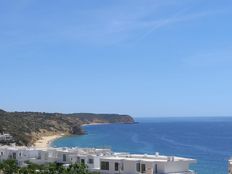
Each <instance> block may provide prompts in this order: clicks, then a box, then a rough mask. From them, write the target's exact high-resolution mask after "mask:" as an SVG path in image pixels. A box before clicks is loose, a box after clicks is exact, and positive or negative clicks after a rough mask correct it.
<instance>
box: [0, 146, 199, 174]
mask: <svg viewBox="0 0 232 174" xmlns="http://www.w3.org/2000/svg"><path fill="white" fill-rule="evenodd" d="M6 159H15V160H17V162H18V164H19V165H20V166H24V165H26V162H27V161H30V162H33V163H36V164H45V163H51V162H56V163H61V164H73V163H83V164H86V165H87V166H88V169H89V170H90V171H97V172H100V173H102V174H141V173H146V174H194V172H193V171H191V170H189V165H190V164H192V163H195V162H196V160H194V159H190V158H181V157H174V156H161V155H159V154H158V153H156V154H155V155H146V154H145V155H142V154H129V153H114V152H112V151H111V150H110V149H94V148H48V149H36V148H27V147H10V146H0V160H6Z"/></svg>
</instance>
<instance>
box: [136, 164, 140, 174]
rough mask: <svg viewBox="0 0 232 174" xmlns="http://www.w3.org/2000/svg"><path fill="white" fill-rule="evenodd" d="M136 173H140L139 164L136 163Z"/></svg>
mask: <svg viewBox="0 0 232 174" xmlns="http://www.w3.org/2000/svg"><path fill="white" fill-rule="evenodd" d="M136 171H137V172H140V163H136Z"/></svg>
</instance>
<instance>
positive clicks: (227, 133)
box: [53, 118, 232, 174]
mask: <svg viewBox="0 0 232 174" xmlns="http://www.w3.org/2000/svg"><path fill="white" fill-rule="evenodd" d="M137 121H139V124H109V125H96V126H85V127H84V129H85V130H86V131H87V132H88V134H87V135H84V136H70V137H63V138H60V139H58V140H56V141H55V142H53V146H56V147H63V146H66V147H73V146H79V147H111V148H112V149H113V150H114V151H128V152H131V153H155V152H160V153H161V154H164V155H178V156H183V157H190V158H195V159H197V160H198V163H197V164H196V165H192V166H191V168H192V169H194V170H196V171H197V172H198V173H199V174H226V173H227V160H228V159H229V158H230V156H232V118H188V119H186V118H174V119H170V118H169V119H158V118H156V119H137Z"/></svg>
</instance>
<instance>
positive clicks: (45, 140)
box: [34, 134, 64, 148]
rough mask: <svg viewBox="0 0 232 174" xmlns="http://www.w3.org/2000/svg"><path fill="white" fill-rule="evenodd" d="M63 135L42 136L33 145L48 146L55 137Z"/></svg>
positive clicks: (38, 146) (37, 146)
mask: <svg viewBox="0 0 232 174" xmlns="http://www.w3.org/2000/svg"><path fill="white" fill-rule="evenodd" d="M62 136H64V135H63V134H57V135H50V136H43V137H42V138H41V139H39V140H38V141H36V142H35V144H34V146H35V147H36V148H48V147H49V146H50V144H51V143H52V142H53V141H54V140H55V139H57V138H60V137H62Z"/></svg>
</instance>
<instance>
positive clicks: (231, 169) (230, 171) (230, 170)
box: [228, 159, 232, 174]
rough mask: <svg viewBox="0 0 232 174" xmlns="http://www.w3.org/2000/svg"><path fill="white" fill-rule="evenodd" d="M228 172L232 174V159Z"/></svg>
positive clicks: (229, 162)
mask: <svg viewBox="0 0 232 174" xmlns="http://www.w3.org/2000/svg"><path fill="white" fill-rule="evenodd" d="M228 174H232V159H230V160H229V161H228Z"/></svg>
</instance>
